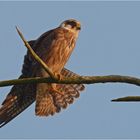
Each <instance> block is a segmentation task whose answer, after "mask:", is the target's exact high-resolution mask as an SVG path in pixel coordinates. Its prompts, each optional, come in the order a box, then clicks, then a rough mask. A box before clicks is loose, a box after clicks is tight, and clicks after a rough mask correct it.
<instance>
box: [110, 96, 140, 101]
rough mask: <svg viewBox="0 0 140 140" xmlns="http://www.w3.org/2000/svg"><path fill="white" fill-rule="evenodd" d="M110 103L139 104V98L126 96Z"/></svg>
mask: <svg viewBox="0 0 140 140" xmlns="http://www.w3.org/2000/svg"><path fill="white" fill-rule="evenodd" d="M111 101H112V102H139V101H140V96H127V97H122V98H117V99H113V100H111Z"/></svg>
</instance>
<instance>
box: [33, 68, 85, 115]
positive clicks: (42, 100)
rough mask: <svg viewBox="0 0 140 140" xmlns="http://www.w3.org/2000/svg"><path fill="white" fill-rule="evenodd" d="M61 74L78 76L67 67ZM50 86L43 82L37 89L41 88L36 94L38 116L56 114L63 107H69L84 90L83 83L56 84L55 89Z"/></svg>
mask: <svg viewBox="0 0 140 140" xmlns="http://www.w3.org/2000/svg"><path fill="white" fill-rule="evenodd" d="M61 75H62V76H63V77H76V76H78V75H77V74H75V73H73V72H71V71H69V70H67V69H63V70H62V72H61ZM42 86H43V87H42ZM48 86H49V85H48V84H46V83H42V84H40V88H39V89H37V91H38V90H40V91H39V92H40V93H39V94H37V96H36V110H35V112H36V115H38V116H48V115H54V114H55V113H56V112H60V110H61V108H63V109H65V108H67V106H68V105H69V104H72V103H73V101H74V99H75V98H78V97H79V95H80V91H83V90H84V85H82V84H55V88H54V90H49V88H48ZM45 87H46V88H45Z"/></svg>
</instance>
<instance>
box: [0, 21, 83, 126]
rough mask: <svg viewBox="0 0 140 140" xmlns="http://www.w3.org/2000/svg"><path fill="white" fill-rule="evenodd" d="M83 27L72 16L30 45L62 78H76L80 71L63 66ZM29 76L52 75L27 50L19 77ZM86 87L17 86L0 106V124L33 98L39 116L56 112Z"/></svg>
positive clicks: (5, 122)
mask: <svg viewBox="0 0 140 140" xmlns="http://www.w3.org/2000/svg"><path fill="white" fill-rule="evenodd" d="M80 29H81V25H80V22H78V21H77V20H75V19H69V20H66V21H64V22H62V23H61V24H60V26H59V27H57V28H55V29H52V30H50V31H48V32H45V33H44V34H42V35H41V36H40V37H39V38H38V39H36V40H31V41H29V44H30V46H31V47H32V49H33V50H34V51H35V52H36V54H37V55H38V56H39V57H40V58H41V59H42V60H43V61H44V62H45V63H46V65H47V66H48V67H49V68H50V69H51V70H52V72H53V73H54V74H55V75H59V76H60V77H61V78H63V77H66V78H68V77H76V76H78V75H77V74H75V73H73V72H71V71H70V70H68V69H66V68H64V66H65V64H66V63H67V61H68V59H69V57H70V55H71V53H72V51H73V49H74V48H75V44H76V40H77V37H78V34H79V31H80ZM29 77H49V75H48V73H47V72H46V71H45V70H44V69H43V68H42V67H41V65H40V64H39V63H38V62H36V61H35V60H34V58H33V57H32V56H31V54H30V52H29V51H27V54H26V55H25V57H24V64H23V67H22V74H21V76H20V77H19V79H21V78H29ZM83 90H84V85H82V84H55V83H53V84H52V83H50V84H49V83H37V84H23V85H15V86H13V87H12V89H11V91H10V92H9V94H8V95H7V97H6V99H5V100H4V101H3V103H2V106H1V108H0V127H2V126H4V125H5V124H7V123H8V122H9V121H11V120H12V119H14V118H15V117H16V116H17V115H19V114H20V113H21V112H23V111H24V110H25V109H26V108H27V107H29V106H30V105H31V104H32V103H33V102H34V101H35V102H36V103H35V114H36V115H37V116H49V115H54V114H55V113H58V112H60V111H61V109H65V108H67V106H68V105H69V104H72V103H73V101H74V99H75V98H77V97H79V94H80V91H83Z"/></svg>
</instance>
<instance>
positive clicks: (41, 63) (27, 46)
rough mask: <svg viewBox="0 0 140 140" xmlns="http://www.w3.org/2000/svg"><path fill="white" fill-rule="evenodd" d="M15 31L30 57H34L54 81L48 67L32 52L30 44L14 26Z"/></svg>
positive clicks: (53, 76)
mask: <svg viewBox="0 0 140 140" xmlns="http://www.w3.org/2000/svg"><path fill="white" fill-rule="evenodd" d="M16 30H17V32H18V34H19V36H20V37H21V39H22V41H23V42H24V44H25V46H26V48H27V49H28V50H29V52H30V53H31V55H32V56H33V57H34V59H35V60H36V61H37V62H38V63H39V64H40V65H41V66H42V67H43V68H44V69H45V71H46V72H47V73H48V74H49V75H50V77H51V78H53V79H56V78H57V77H55V75H54V74H53V72H52V71H51V70H50V69H49V67H48V66H47V65H46V64H45V63H44V61H43V60H42V59H41V58H40V57H39V56H38V55H37V54H36V53H35V52H34V50H33V49H32V48H31V46H30V44H29V43H28V42H27V41H26V40H25V38H24V36H23V34H22V33H21V32H20V30H19V29H18V27H17V26H16Z"/></svg>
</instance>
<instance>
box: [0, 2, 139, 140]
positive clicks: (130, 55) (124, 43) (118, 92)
mask: <svg viewBox="0 0 140 140" xmlns="http://www.w3.org/2000/svg"><path fill="white" fill-rule="evenodd" d="M69 18H75V19H77V20H79V21H80V22H81V24H82V30H81V32H80V35H79V38H78V41H77V46H76V49H75V50H74V52H73V54H72V56H71V58H70V61H69V62H68V64H67V66H66V67H67V68H69V69H71V70H72V71H74V72H76V73H79V74H81V75H108V74H120V75H129V76H135V77H140V63H139V60H140V2H0V65H1V67H0V80H6V79H14V78H17V77H18V76H19V75H20V74H21V68H22V64H23V57H24V55H25V53H26V48H25V47H24V45H23V42H22V41H21V39H20V38H19V36H18V34H17V32H16V30H15V25H17V26H19V27H20V29H21V31H22V32H23V34H24V36H25V38H26V39H27V40H31V39H36V38H37V37H39V36H40V35H41V34H42V33H43V32H45V31H47V30H50V29H52V28H55V27H57V26H58V25H59V24H60V23H61V22H62V21H64V20H66V19H69ZM10 88H11V87H4V88H0V101H1V102H2V101H3V99H4V98H5V96H6V95H7V93H8V92H9V90H10ZM128 95H140V87H137V86H134V85H129V84H112V83H108V84H94V85H87V86H86V90H85V92H83V93H81V96H80V98H79V99H77V100H76V101H75V102H74V104H72V105H70V106H69V107H68V108H67V110H63V111H62V112H61V113H59V114H57V115H55V116H53V117H47V118H40V117H36V116H35V115H34V108H35V107H34V104H33V105H32V106H30V107H29V108H28V109H26V111H24V112H23V113H22V114H20V115H19V116H18V117H17V118H16V119H14V120H13V121H11V122H10V123H9V124H7V125H6V126H4V127H3V128H1V129H0V138H140V103H112V102H110V100H111V99H113V98H117V97H122V96H128Z"/></svg>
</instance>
